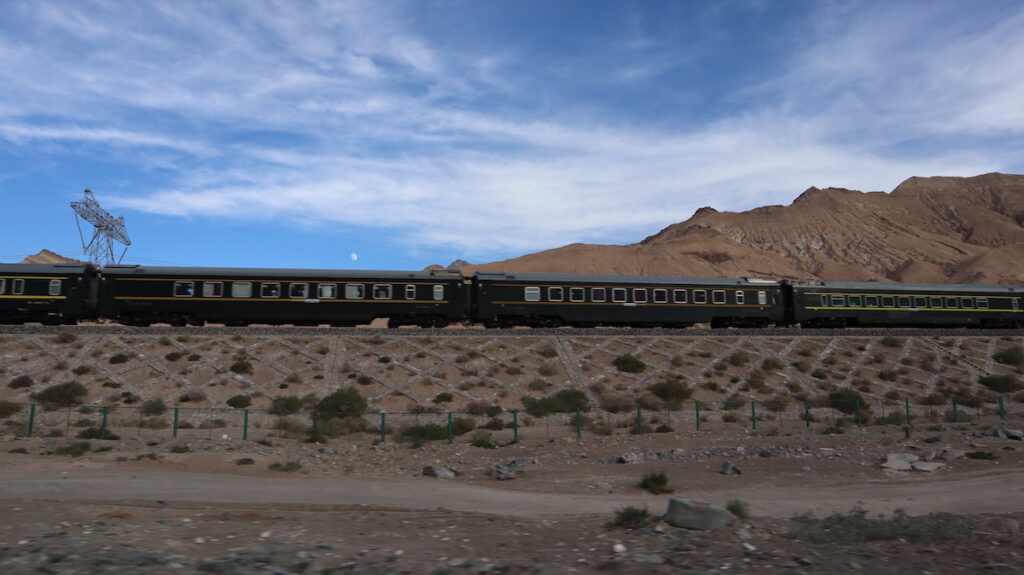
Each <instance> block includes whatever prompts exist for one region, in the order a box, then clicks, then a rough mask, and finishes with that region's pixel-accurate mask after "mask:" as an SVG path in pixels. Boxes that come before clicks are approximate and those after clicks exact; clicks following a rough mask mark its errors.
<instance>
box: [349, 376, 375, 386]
mask: <svg viewBox="0 0 1024 575" xmlns="http://www.w3.org/2000/svg"><path fill="white" fill-rule="evenodd" d="M353 375H355V374H353ZM356 383H358V384H359V385H370V384H371V383H373V380H372V379H370V376H368V375H360V376H357V377H356Z"/></svg>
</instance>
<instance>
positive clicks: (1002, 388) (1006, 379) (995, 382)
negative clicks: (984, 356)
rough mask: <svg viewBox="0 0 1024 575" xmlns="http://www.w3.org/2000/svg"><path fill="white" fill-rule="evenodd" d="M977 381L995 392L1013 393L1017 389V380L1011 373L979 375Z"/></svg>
mask: <svg viewBox="0 0 1024 575" xmlns="http://www.w3.org/2000/svg"><path fill="white" fill-rule="evenodd" d="M978 383H980V384H981V385H984V386H985V387H987V388H989V389H991V390H992V391H994V392H996V393H1013V392H1014V391H1017V389H1018V387H1019V386H1018V385H1017V380H1016V379H1015V378H1014V377H1013V376H1012V375H988V376H985V377H979V378H978Z"/></svg>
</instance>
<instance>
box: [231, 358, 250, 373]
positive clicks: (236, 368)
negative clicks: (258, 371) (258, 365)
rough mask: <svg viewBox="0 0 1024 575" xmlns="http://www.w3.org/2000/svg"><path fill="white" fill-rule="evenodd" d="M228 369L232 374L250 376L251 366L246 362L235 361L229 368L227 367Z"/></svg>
mask: <svg viewBox="0 0 1024 575" xmlns="http://www.w3.org/2000/svg"><path fill="white" fill-rule="evenodd" d="M228 369H230V370H231V371H232V372H233V373H238V374H251V373H252V364H251V363H249V362H248V361H247V360H244V359H243V360H241V361H236V362H235V363H232V364H231V367H229V368H228Z"/></svg>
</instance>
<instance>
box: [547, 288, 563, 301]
mask: <svg viewBox="0 0 1024 575" xmlns="http://www.w3.org/2000/svg"><path fill="white" fill-rule="evenodd" d="M548 301H565V288H563V287H561V286H551V287H549V288H548Z"/></svg>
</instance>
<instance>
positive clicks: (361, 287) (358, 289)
mask: <svg viewBox="0 0 1024 575" xmlns="http://www.w3.org/2000/svg"><path fill="white" fill-rule="evenodd" d="M345 299H366V284H345Z"/></svg>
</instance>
